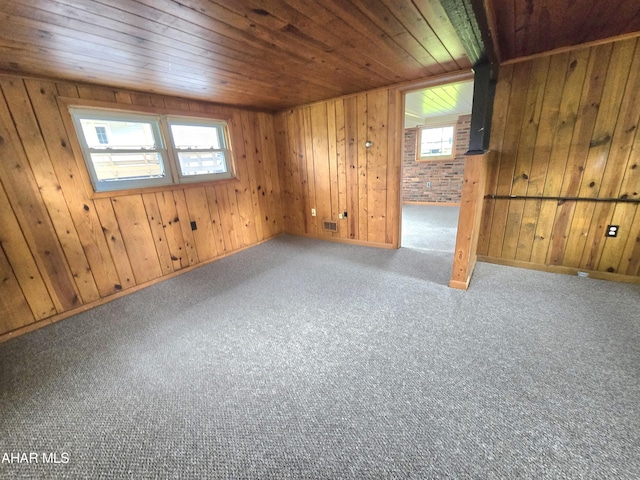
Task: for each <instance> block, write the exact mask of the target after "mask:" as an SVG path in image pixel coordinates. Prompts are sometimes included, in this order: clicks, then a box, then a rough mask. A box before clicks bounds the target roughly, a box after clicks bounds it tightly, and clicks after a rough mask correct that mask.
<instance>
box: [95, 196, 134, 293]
mask: <svg viewBox="0 0 640 480" xmlns="http://www.w3.org/2000/svg"><path fill="white" fill-rule="evenodd" d="M94 205H95V209H96V212H97V213H98V217H99V218H100V223H101V224H102V232H103V233H104V237H105V239H106V240H107V244H108V245H109V250H110V251H111V256H112V257H113V262H114V264H115V267H116V270H117V272H118V277H119V281H118V283H117V284H116V285H114V287H115V289H116V290H117V291H120V290H126V289H127V288H131V287H133V286H135V285H136V280H135V276H134V275H133V269H132V268H131V262H130V261H129V254H128V252H127V248H126V247H125V245H124V240H123V239H122V233H121V232H120V225H119V224H118V220H116V214H115V213H114V211H113V205H111V200H110V199H108V198H101V199H97V200H95V202H94Z"/></svg>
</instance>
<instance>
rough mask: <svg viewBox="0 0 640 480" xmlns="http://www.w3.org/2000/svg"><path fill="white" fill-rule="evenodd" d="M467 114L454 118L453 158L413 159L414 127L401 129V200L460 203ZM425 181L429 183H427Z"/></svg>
mask: <svg viewBox="0 0 640 480" xmlns="http://www.w3.org/2000/svg"><path fill="white" fill-rule="evenodd" d="M470 126H471V115H463V116H461V117H459V118H458V124H457V133H456V150H455V158H454V159H453V160H439V161H429V162H417V161H416V150H417V146H418V129H417V128H408V129H406V130H405V131H404V160H403V166H402V168H403V170H402V175H403V178H402V195H403V196H402V200H403V201H404V202H435V203H460V194H461V192H462V179H463V174H464V158H465V157H464V154H465V153H466V152H467V150H468V149H469V129H470ZM427 182H431V186H430V187H427Z"/></svg>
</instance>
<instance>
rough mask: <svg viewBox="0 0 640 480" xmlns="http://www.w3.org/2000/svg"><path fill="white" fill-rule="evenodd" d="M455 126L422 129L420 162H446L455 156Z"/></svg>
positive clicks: (419, 147)
mask: <svg viewBox="0 0 640 480" xmlns="http://www.w3.org/2000/svg"><path fill="white" fill-rule="evenodd" d="M455 137H456V127H455V124H446V125H437V126H428V127H421V128H420V135H419V139H418V159H419V160H446V159H449V158H453V157H454V155H455Z"/></svg>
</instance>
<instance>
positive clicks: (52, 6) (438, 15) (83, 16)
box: [0, 0, 470, 110]
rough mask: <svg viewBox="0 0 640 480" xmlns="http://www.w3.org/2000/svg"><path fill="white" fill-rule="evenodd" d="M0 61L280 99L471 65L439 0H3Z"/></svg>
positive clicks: (272, 102)
mask: <svg viewBox="0 0 640 480" xmlns="http://www.w3.org/2000/svg"><path fill="white" fill-rule="evenodd" d="M0 22H1V23H2V28H1V29H0V71H4V72H7V73H14V74H21V75H36V76H46V77H53V78H57V79H69V80H74V81H84V82H89V83H98V84H105V85H111V86H115V87H121V88H127V89H134V90H142V91H148V92H156V93H162V94H167V95H175V96H181V97H186V98H195V99H202V100H209V101H214V102H220V103H225V104H231V105H243V106H252V107H256V108H262V109H270V110H280V109H284V108H288V107H291V106H295V105H301V104H305V103H309V102H312V101H317V100H322V99H327V98H333V97H337V96H340V95H344V94H349V93H354V92H361V91H365V90H368V89H372V88H376V87H381V86H386V85H391V84H395V83H399V82H404V81H409V80H414V79H420V78H424V77H429V76H433V75H438V74H442V73H446V72H452V71H458V70H461V69H468V68H470V62H469V59H468V58H467V55H466V53H465V51H464V48H463V45H462V43H461V42H460V40H459V39H458V37H457V35H456V33H455V31H454V29H453V27H452V25H451V23H450V22H449V20H448V18H447V16H446V14H445V12H444V10H443V9H442V7H441V5H440V3H439V2H438V1H427V0H425V1H412V0H284V1H282V0H211V1H208V0H4V1H3V2H1V3H0Z"/></svg>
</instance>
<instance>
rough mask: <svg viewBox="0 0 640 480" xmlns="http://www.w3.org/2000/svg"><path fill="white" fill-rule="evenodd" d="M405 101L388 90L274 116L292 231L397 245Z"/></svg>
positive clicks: (287, 224) (285, 208)
mask: <svg viewBox="0 0 640 480" xmlns="http://www.w3.org/2000/svg"><path fill="white" fill-rule="evenodd" d="M400 98H401V97H400V94H399V93H398V91H397V90H395V89H382V90H375V91H371V92H367V93H362V94H358V95H353V96H348V97H344V98H339V99H333V100H330V101H327V102H321V103H315V104H313V105H308V106H302V107H298V108H294V109H290V110H287V111H284V112H280V113H278V114H276V116H275V129H276V137H277V141H276V145H277V149H278V161H279V169H278V171H279V173H280V184H281V186H282V201H283V215H284V218H285V228H286V231H287V233H291V234H294V235H306V236H311V237H317V238H324V239H333V240H337V241H347V242H356V243H364V244H375V245H377V246H388V247H395V246H397V245H398V232H399V230H398V222H399V208H400V207H399V205H400V200H399V186H400V180H399V178H400V177H399V175H400V154H399V150H397V147H398V143H397V142H399V141H401V138H400V134H399V129H401V128H402V126H401V120H400V119H399V118H398V109H397V105H398V102H400V101H401V100H400ZM367 140H368V141H370V142H372V145H371V147H370V148H366V147H365V142H366V141H367ZM314 208H315V209H316V212H317V215H316V216H315V217H314V216H312V215H311V210H312V209H314ZM345 211H346V212H347V217H346V218H343V219H340V218H339V214H340V213H342V212H345ZM323 220H332V221H335V222H337V223H338V231H337V232H335V233H334V232H330V231H326V230H324V229H323V228H322V222H323Z"/></svg>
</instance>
